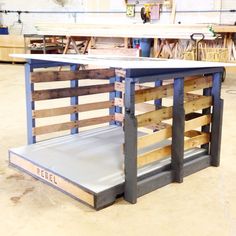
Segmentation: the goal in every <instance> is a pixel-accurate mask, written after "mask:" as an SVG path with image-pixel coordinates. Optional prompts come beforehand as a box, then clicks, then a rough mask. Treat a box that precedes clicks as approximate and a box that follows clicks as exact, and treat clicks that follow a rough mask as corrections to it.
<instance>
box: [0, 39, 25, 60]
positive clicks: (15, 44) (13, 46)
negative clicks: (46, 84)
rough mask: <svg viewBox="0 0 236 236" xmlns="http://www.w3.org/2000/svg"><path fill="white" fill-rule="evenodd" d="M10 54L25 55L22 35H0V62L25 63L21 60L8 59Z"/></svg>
mask: <svg viewBox="0 0 236 236" xmlns="http://www.w3.org/2000/svg"><path fill="white" fill-rule="evenodd" d="M12 53H25V43H24V37H23V36H22V35H0V61H4V62H25V60H24V59H22V58H15V57H10V56H9V54H12Z"/></svg>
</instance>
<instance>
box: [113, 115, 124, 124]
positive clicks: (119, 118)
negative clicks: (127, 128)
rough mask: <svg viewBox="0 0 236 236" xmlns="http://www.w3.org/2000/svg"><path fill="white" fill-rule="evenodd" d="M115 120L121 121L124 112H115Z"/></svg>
mask: <svg viewBox="0 0 236 236" xmlns="http://www.w3.org/2000/svg"><path fill="white" fill-rule="evenodd" d="M115 120H116V121H119V122H123V121H124V114H122V113H115Z"/></svg>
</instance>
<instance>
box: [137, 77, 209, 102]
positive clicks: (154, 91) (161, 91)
mask: <svg viewBox="0 0 236 236" xmlns="http://www.w3.org/2000/svg"><path fill="white" fill-rule="evenodd" d="M211 86H212V78H211V77H210V76H208V77H202V78H198V79H197V80H196V79H188V80H186V81H185V82H184V92H185V93H187V92H190V91H194V90H199V89H204V88H209V87H211ZM172 95H173V84H167V85H163V86H161V87H155V88H149V89H142V90H138V91H136V92H135V103H141V102H147V101H150V100H156V99H160V98H166V97H170V96H172Z"/></svg>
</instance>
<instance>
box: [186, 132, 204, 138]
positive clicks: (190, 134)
mask: <svg viewBox="0 0 236 236" xmlns="http://www.w3.org/2000/svg"><path fill="white" fill-rule="evenodd" d="M200 134H201V131H198V130H189V131H187V132H185V133H184V136H185V137H188V138H193V137H195V136H198V135H200Z"/></svg>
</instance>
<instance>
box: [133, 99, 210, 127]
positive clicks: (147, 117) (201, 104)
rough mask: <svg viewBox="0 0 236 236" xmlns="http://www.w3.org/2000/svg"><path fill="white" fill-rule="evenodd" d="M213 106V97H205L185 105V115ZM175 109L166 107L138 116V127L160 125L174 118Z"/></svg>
mask: <svg viewBox="0 0 236 236" xmlns="http://www.w3.org/2000/svg"><path fill="white" fill-rule="evenodd" d="M211 105H212V97H207V96H203V97H201V98H199V99H196V100H193V101H190V102H186V103H185V104H184V109H185V114H188V113H192V112H194V111H198V110H201V109H204V108H207V107H210V106H211ZM172 111H173V107H166V108H162V109H159V110H156V111H151V112H147V113H144V114H141V115H137V116H136V118H137V122H138V127H141V126H147V125H150V124H153V123H160V122H161V121H162V120H165V119H170V118H172Z"/></svg>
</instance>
